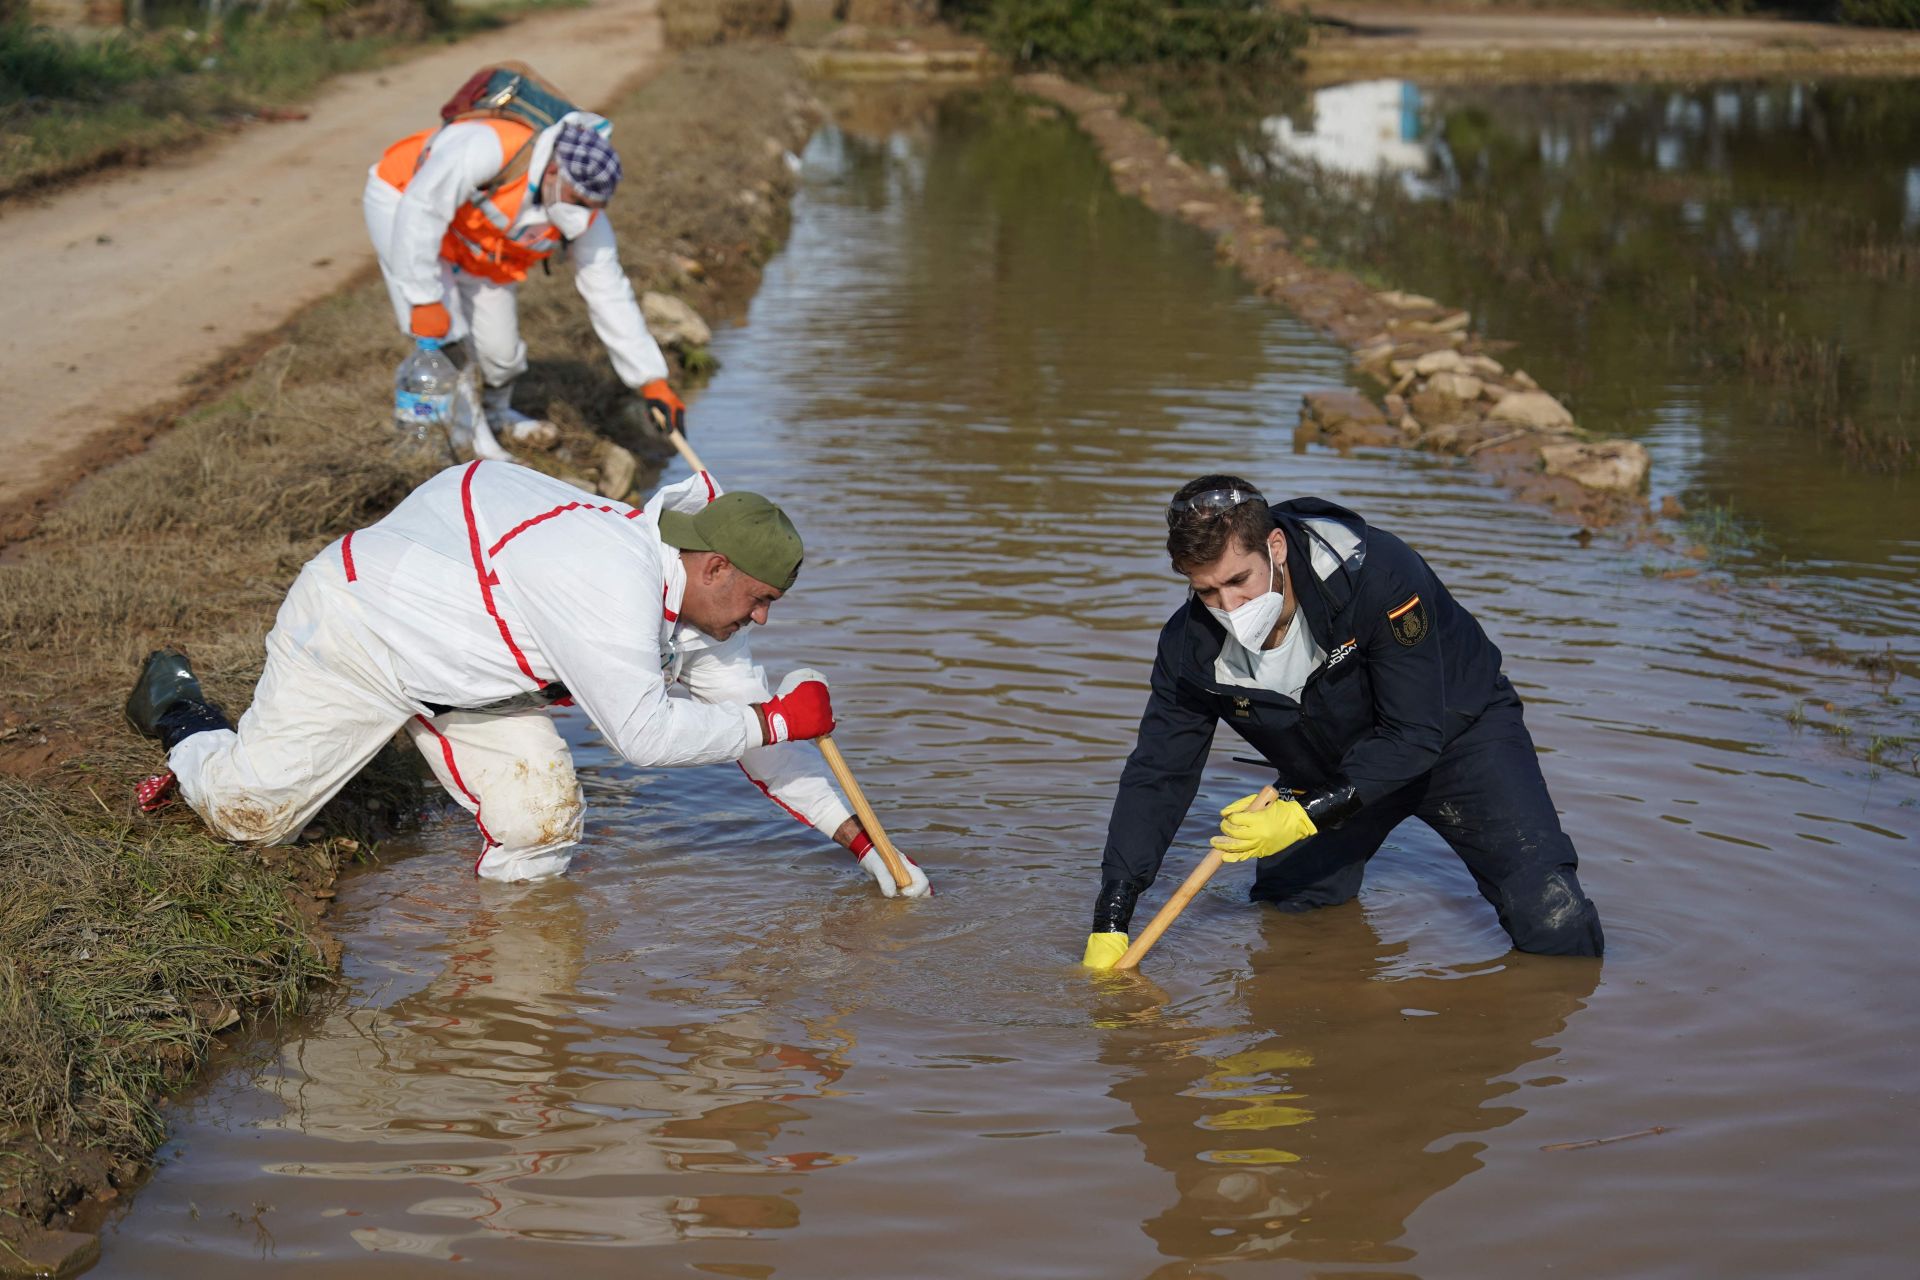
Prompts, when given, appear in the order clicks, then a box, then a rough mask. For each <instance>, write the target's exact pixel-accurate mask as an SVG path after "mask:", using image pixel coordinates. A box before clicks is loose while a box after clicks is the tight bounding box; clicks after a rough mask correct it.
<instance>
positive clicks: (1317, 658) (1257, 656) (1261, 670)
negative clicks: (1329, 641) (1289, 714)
mask: <svg viewBox="0 0 1920 1280" xmlns="http://www.w3.org/2000/svg"><path fill="white" fill-rule="evenodd" d="M1326 657H1327V651H1326V650H1325V649H1322V648H1321V647H1320V646H1319V644H1318V643H1317V642H1315V640H1314V638H1313V629H1312V628H1311V627H1309V626H1308V625H1307V611H1306V610H1305V609H1300V608H1295V609H1294V611H1293V621H1292V622H1290V623H1288V624H1287V630H1286V634H1284V635H1282V636H1281V637H1280V643H1279V644H1277V645H1275V646H1274V647H1273V648H1271V649H1261V650H1258V651H1257V652H1256V651H1255V650H1251V649H1248V648H1246V647H1245V646H1244V645H1242V644H1241V643H1240V642H1239V641H1238V640H1235V639H1234V638H1233V637H1232V636H1228V637H1227V642H1226V643H1225V644H1224V645H1222V646H1220V661H1219V664H1218V667H1217V671H1218V673H1219V675H1220V676H1221V679H1222V680H1223V681H1224V682H1225V683H1227V684H1238V685H1247V686H1250V687H1252V688H1255V689H1270V690H1272V691H1273V692H1275V693H1277V694H1279V695H1280V696H1281V697H1283V698H1291V699H1293V700H1294V701H1295V702H1298V701H1299V700H1300V690H1301V689H1303V688H1305V687H1306V683H1307V676H1308V675H1309V674H1311V673H1312V671H1313V669H1314V668H1315V667H1317V666H1319V665H1320V664H1321V663H1322V662H1324V661H1326Z"/></svg>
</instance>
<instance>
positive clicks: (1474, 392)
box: [1427, 373, 1481, 404]
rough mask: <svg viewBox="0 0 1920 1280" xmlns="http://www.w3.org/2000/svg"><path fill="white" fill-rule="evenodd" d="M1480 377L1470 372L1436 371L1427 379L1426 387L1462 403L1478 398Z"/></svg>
mask: <svg viewBox="0 0 1920 1280" xmlns="http://www.w3.org/2000/svg"><path fill="white" fill-rule="evenodd" d="M1480 386H1481V384H1480V379H1478V378H1476V377H1474V376H1473V375H1472V374H1470V373H1436V374H1434V375H1433V376H1432V377H1431V378H1429V379H1427V387H1428V388H1429V389H1430V390H1432V391H1436V392H1438V393H1439V394H1441V395H1443V396H1446V397H1447V398H1448V399H1451V400H1458V401H1460V402H1461V403H1462V404H1465V403H1466V402H1468V401H1470V400H1478V399H1479V398H1480Z"/></svg>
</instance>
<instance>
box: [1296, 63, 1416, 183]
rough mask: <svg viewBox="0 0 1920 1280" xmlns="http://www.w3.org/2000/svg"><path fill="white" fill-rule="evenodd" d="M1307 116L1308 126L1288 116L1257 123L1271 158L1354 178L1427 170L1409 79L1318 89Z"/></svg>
mask: <svg viewBox="0 0 1920 1280" xmlns="http://www.w3.org/2000/svg"><path fill="white" fill-rule="evenodd" d="M1306 115H1308V116H1309V117H1310V120H1309V121H1308V122H1306V123H1300V122H1296V121H1295V120H1294V118H1293V117H1292V116H1270V117H1268V118H1267V119H1265V120H1263V121H1261V122H1260V128H1261V130H1262V131H1263V132H1264V133H1265V134H1266V135H1267V141H1268V145H1269V146H1270V147H1271V149H1272V153H1273V154H1274V155H1276V156H1285V157H1288V158H1290V159H1292V160H1297V161H1300V162H1301V163H1304V164H1309V165H1312V166H1314V167H1315V168H1317V169H1322V170H1325V171H1327V172H1329V173H1344V174H1348V175H1350V176H1352V177H1357V178H1371V177H1373V176H1374V175H1376V174H1380V173H1413V174H1417V173H1424V172H1426V169H1427V165H1428V163H1429V156H1428V153H1427V146H1426V143H1425V141H1424V140H1423V137H1422V133H1423V129H1422V126H1421V120H1420V89H1419V87H1418V86H1417V85H1415V84H1414V83H1413V82H1412V81H1411V80H1362V81H1359V82H1357V83H1355V84H1341V85H1335V86H1333V87H1332V88H1330V89H1320V90H1316V91H1315V92H1314V94H1313V96H1312V98H1311V99H1310V103H1309V108H1308V110H1307V112H1306Z"/></svg>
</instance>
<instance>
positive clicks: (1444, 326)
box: [1433, 311, 1473, 333]
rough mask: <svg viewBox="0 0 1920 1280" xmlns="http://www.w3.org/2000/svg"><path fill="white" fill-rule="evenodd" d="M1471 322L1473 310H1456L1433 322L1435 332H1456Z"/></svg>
mask: <svg viewBox="0 0 1920 1280" xmlns="http://www.w3.org/2000/svg"><path fill="white" fill-rule="evenodd" d="M1472 323H1473V312H1471V311H1456V312H1454V313H1453V314H1452V315H1450V316H1446V317H1444V318H1442V319H1439V320H1435V321H1434V322H1433V331H1434V332H1435V333H1457V332H1459V331H1460V330H1462V329H1465V328H1466V327H1467V326H1468V325H1470V324H1472Z"/></svg>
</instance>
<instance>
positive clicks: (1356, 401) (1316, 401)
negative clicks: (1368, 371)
mask: <svg viewBox="0 0 1920 1280" xmlns="http://www.w3.org/2000/svg"><path fill="white" fill-rule="evenodd" d="M1314 439H1321V440H1325V441H1326V442H1327V443H1328V444H1330V445H1332V446H1334V447H1335V448H1336V449H1349V448H1352V447H1353V446H1355V445H1361V446H1370V445H1390V444H1398V443H1399V441H1400V433H1399V431H1398V430H1397V429H1396V428H1395V427H1394V426H1392V425H1391V424H1390V423H1388V421H1387V419H1386V416H1385V415H1384V414H1382V413H1381V412H1380V408H1379V406H1378V405H1376V404H1374V402H1373V401H1371V400H1369V399H1367V398H1366V397H1365V396H1363V395H1361V394H1360V393H1359V392H1357V391H1309V392H1308V393H1307V394H1306V395H1304V396H1302V397H1301V399H1300V428H1299V430H1298V431H1297V432H1296V433H1295V436H1294V440H1295V443H1300V442H1302V441H1310V440H1314Z"/></svg>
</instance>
